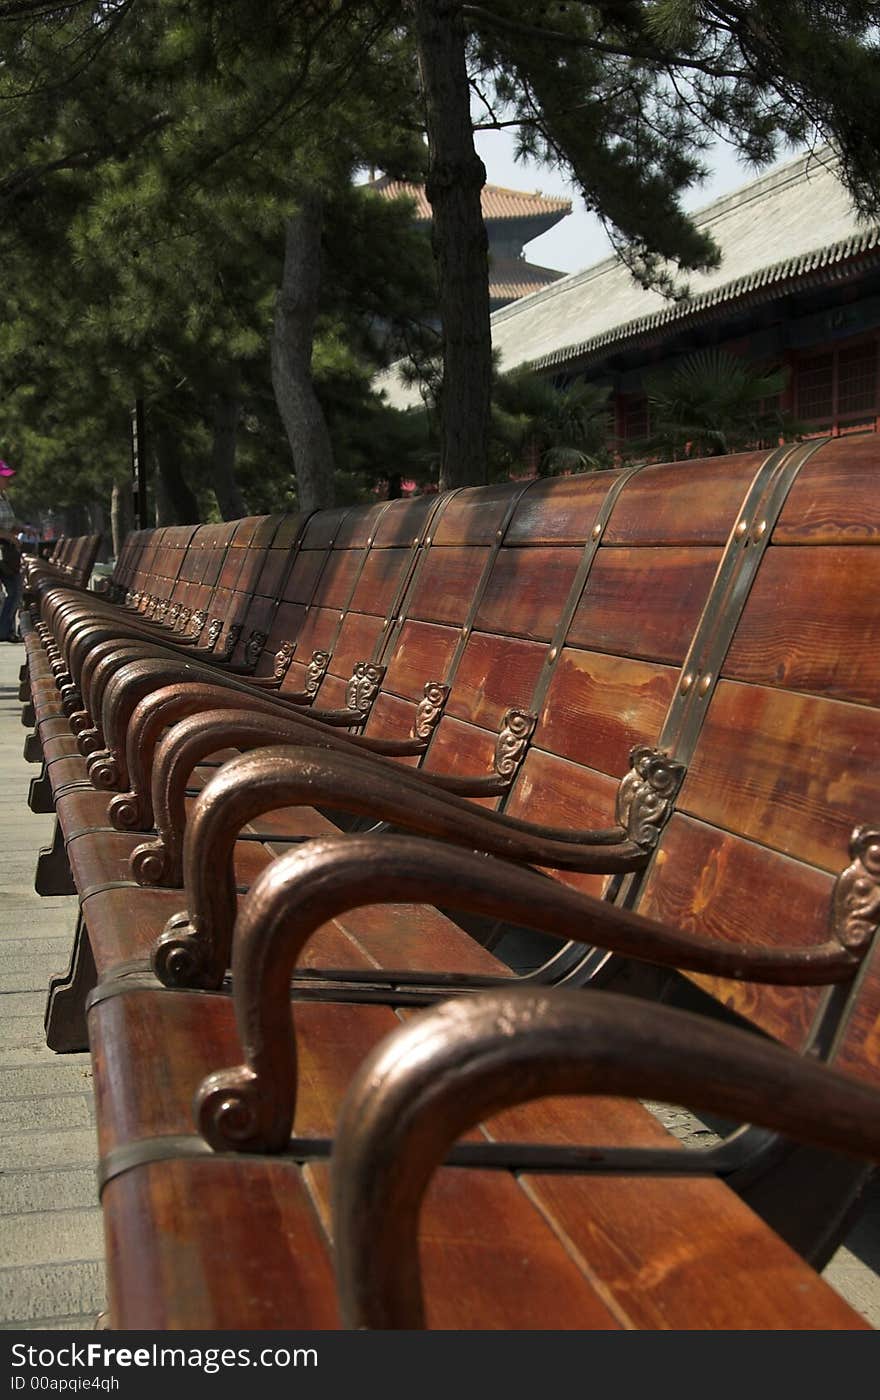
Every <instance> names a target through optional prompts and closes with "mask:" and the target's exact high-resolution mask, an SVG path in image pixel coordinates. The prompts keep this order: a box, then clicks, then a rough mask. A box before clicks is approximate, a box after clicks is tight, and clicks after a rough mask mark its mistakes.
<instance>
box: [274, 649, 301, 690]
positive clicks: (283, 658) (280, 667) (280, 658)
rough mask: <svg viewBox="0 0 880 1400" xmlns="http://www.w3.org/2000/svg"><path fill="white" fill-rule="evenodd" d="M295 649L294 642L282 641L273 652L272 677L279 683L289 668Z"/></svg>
mask: <svg viewBox="0 0 880 1400" xmlns="http://www.w3.org/2000/svg"><path fill="white" fill-rule="evenodd" d="M295 651H296V642H282V643H281V645H280V647H279V648H278V650H277V651H276V653H275V662H274V664H273V666H272V679H273V680H276V681H277V682H278V684H279V685H280V684H281V682H282V681H283V680H284V677H285V676H286V675H287V672H288V671H289V670H290V663H291V661H292V660H293V653H294V652H295Z"/></svg>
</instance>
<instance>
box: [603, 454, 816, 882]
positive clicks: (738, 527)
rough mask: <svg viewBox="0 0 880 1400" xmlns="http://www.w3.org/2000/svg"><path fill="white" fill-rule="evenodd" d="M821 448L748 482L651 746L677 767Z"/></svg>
mask: <svg viewBox="0 0 880 1400" xmlns="http://www.w3.org/2000/svg"><path fill="white" fill-rule="evenodd" d="M827 441H828V439H827V438H820V439H818V440H814V441H811V442H808V443H797V444H795V445H794V446H791V445H788V446H785V447H779V448H777V449H776V450H775V451H773V452H771V453H770V454H769V456H767V457H766V458H765V459H764V461H763V462H762V463H761V465H760V467H759V468H758V471H757V472H756V473H755V476H754V477H753V478H752V481H751V484H750V486H749V489H748V491H747V493H746V497H745V500H744V502H743V506H742V509H741V510H740V511H739V512H738V513H737V518H736V521H735V522H734V525H733V528H732V529H731V531H730V534H729V535H728V538H727V543H726V544H725V546H724V551H723V553H722V556H721V560H720V561H719V564H718V568H717V570H716V573H715V578H714V580H713V582H712V587H711V589H710V590H709V596H708V598H707V599H706V602H705V604H704V606H703V611H702V613H701V615H700V620H699V622H698V624H697V628H696V631H695V633H694V636H693V639H692V641H691V645H690V647H689V648H688V652H687V655H686V657H685V660H684V664H683V666H682V670H681V675H680V677H679V682H678V686H677V687H676V691H675V694H674V696H673V698H672V701H671V703H670V706H669V710H668V711H667V714H666V719H665V720H664V723H663V727H662V729H661V731H660V737H659V739H658V741H657V747H658V748H660V749H664V750H666V751H667V752H668V753H669V756H670V757H671V758H674V759H675V760H676V761H677V762H679V763H684V764H688V763H689V762H690V760H691V759H692V757H693V755H694V752H695V750H696V747H697V741H698V739H699V736H700V732H701V730H702V727H703V721H704V719H705V717H706V714H707V712H708V708H709V701H710V700H711V698H712V695H713V694H714V692H715V687H716V685H717V683H718V675H719V672H720V671H721V668H722V666H723V664H724V659H725V657H726V656H727V652H728V650H729V648H730V644H731V642H732V641H733V637H734V634H735V632H736V629H737V627H738V626H739V623H740V619H741V617H742V614H743V609H744V608H745V605H746V601H747V599H748V596H749V593H750V591H751V587H752V584H753V583H754V581H755V578H756V577H757V573H758V568H759V565H760V563H761V560H762V559H763V557H764V552H765V550H766V548H767V545H768V544H769V543H770V540H771V538H772V535H773V531H774V528H775V526H776V522H777V520H778V518H779V515H780V513H781V511H782V508H783V506H784V505H785V501H786V499H787V497H788V493H789V491H790V490H791V487H792V486H793V485H794V482H795V480H796V479H797V476H798V473H799V471H800V469H801V467H802V466H803V465H804V463H805V462H807V461H808V460H809V459H810V458H811V457H812V456H813V455H814V454H815V453H816V452H818V451H819V449H820V448H821V447H824V446H825V444H826V443H827ZM673 805H674V799H673ZM658 849H659V844H658V847H657V848H655V850H654V851H652V853H651V858H650V860H649V861H648V862H647V864H646V865H645V867H644V868H643V869H642V870H639V871H636V872H635V873H634V874H631V875H626V876H625V877H624V879H623V880H622V881H621V882H620V885H619V888H618V891H617V893H616V898H615V902H616V903H617V904H620V905H623V906H625V907H626V908H632V907H633V906H634V904H635V903H636V901H637V899H638V896H639V894H640V892H641V890H642V888H643V886H644V884H645V882H646V880H647V879H648V877H649V875H650V873H651V871H652V870H653V867H654V862H655V860H656V856H657V850H658Z"/></svg>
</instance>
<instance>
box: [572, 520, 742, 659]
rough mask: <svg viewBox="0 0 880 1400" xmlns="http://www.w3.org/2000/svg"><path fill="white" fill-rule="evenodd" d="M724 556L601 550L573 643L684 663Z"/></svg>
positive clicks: (706, 551) (707, 551)
mask: <svg viewBox="0 0 880 1400" xmlns="http://www.w3.org/2000/svg"><path fill="white" fill-rule="evenodd" d="M625 494H626V493H625V492H624V495H625ZM720 557H721V556H720V552H719V550H717V549H715V548H703V547H698V546H695V547H694V548H692V549H678V548H676V549H651V548H639V549H625V548H614V549H608V548H602V549H600V550H599V553H598V555H597V557H596V561H595V563H594V565H593V568H592V570H591V572H590V577H589V578H588V580H587V585H586V588H585V589H584V593H583V597H582V599H581V602H580V605H579V607H578V609H577V612H576V613H575V616H574V618H573V620H572V624H571V627H570V628H569V633H568V640H569V642H570V643H572V644H573V645H575V646H580V647H584V648H586V649H588V650H590V651H609V652H614V653H615V654H616V655H620V656H635V657H643V658H645V659H646V660H651V661H663V662H667V663H670V664H672V665H680V664H681V662H682V661H683V660H684V656H685V653H686V652H687V648H688V644H689V642H690V640H691V637H692V636H693V633H694V629H695V627H696V625H697V622H698V621H699V618H700V613H701V612H702V610H703V607H704V605H705V602H706V599H707V597H708V596H709V589H710V587H711V585H712V580H713V578H714V576H715V570H716V568H717V567H718V561H719V559H720Z"/></svg>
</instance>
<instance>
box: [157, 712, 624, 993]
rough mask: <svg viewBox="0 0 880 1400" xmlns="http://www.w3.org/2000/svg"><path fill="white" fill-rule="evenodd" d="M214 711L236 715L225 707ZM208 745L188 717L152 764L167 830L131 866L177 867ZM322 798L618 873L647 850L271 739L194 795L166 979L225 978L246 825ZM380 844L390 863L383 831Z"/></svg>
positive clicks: (438, 831) (246, 733)
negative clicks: (189, 780)
mask: <svg viewBox="0 0 880 1400" xmlns="http://www.w3.org/2000/svg"><path fill="white" fill-rule="evenodd" d="M200 718H203V717H200ZM211 718H212V719H213V718H214V717H213V716H212V717H211ZM218 718H221V722H222V723H224V724H226V725H228V724H229V716H225V715H224V716H222V717H218ZM225 732H226V733H227V734H229V735H230V736H231V741H232V742H235V743H241V744H245V743H248V742H249V741H250V736H251V735H253V736H254V738H255V740H256V741H257V742H259V741H260V732H259V726H255V725H254V724H253V722H252V720H251V717H250V716H248V715H247V714H242V715H240V716H239V715H235V727H234V728H230V729H227V730H226V731H225ZM214 742H215V741H214V740H209V743H211V744H213V743H214ZM264 742H265V740H264ZM204 747H205V746H204V743H203V740H202V738H201V737H200V729H199V719H196V720H186V721H183V723H182V724H180V725H177V726H176V727H175V729H174V730H173V731H172V732H171V734H169V735H168V736H167V737H166V738H165V739H164V740H163V741H162V745H161V751H162V754H163V761H162V762H161V764H160V763H157V765H156V768H155V772H154V782H153V802H154V806H155V811H156V815H157V817H158V825H159V831H160V839H159V841H158V842H149V843H146V844H145V845H143V846H140V847H138V849H137V850H136V851H135V852H134V853H133V855H132V867H133V869H134V871H135V873H136V875H137V877H138V879H140V880H142V881H143V882H144V883H147V882H149V883H152V882H153V881H154V880H156V878H157V875H158V878H167V875H170V874H172V873H176V871H175V872H172V871H171V869H170V866H171V863H172V861H173V860H174V858H175V856H176V855H177V852H178V850H179V831H178V832H175V831H174V830H173V829H172V827H173V824H174V822H175V820H176V823H177V826H178V828H179V824H180V822H181V819H182V797H181V792H182V781H183V774H184V773H185V772H186V771H191V768H192V766H193V765H194V763H195V762H197V761H198V759H199V757H200V756H204ZM175 769H177V770H178V771H177V772H176V773H175ZM169 788H171V789H173V791H172V792H169ZM174 794H176V800H175V795H174ZM316 805H318V806H326V807H330V808H337V809H341V810H343V811H346V812H350V813H353V814H354V815H358V816H368V817H373V818H378V819H389V820H392V821H393V822H394V823H395V825H398V826H402V827H405V828H406V829H408V830H410V831H417V832H421V833H423V834H426V835H431V836H435V837H440V838H442V839H443V840H445V841H449V842H451V843H452V844H453V845H456V846H465V847H469V848H470V849H471V850H474V849H477V850H480V851H485V852H488V853H493V854H495V855H499V856H503V857H506V858H507V859H508V860H514V861H523V862H532V863H540V864H543V865H551V866H555V867H557V868H559V869H565V870H581V871H589V872H592V873H599V874H620V873H623V872H626V871H630V870H637V869H639V868H640V867H641V866H643V865H644V864H645V862H646V861H647V859H648V851H647V850H645V849H643V848H642V847H640V846H637V845H636V844H635V843H634V842H631V841H626V840H623V839H619V840H618V841H617V842H616V843H615V844H601V843H599V844H597V843H592V842H589V841H588V840H585V841H584V842H583V843H581V844H580V845H578V844H575V843H573V842H562V841H555V840H553V839H552V838H549V839H548V838H547V837H546V836H545V835H544V833H543V832H541V830H540V828H537V827H536V828H531V829H527V828H525V824H524V823H514V822H511V821H509V820H506V819H505V818H503V817H499V816H498V815H497V814H494V813H491V812H486V811H484V810H483V809H482V808H479V807H474V806H472V805H471V804H470V803H469V802H466V801H465V800H463V799H461V798H456V797H453V796H450V795H449V794H446V793H440V792H435V791H431V790H430V789H426V788H425V787H424V786H423V784H422V783H420V782H419V781H418V778H417V777H415V776H414V775H411V774H409V772H408V770H406V769H402V768H399V767H397V766H396V765H394V764H382V765H379V764H378V763H377V761H376V760H375V759H374V758H367V757H364V756H363V755H360V754H355V753H353V752H348V753H341V752H339V751H334V750H331V749H323V748H322V749H321V750H320V751H316V750H315V749H314V748H302V747H297V746H289V745H277V744H276V745H273V744H270V745H269V746H268V747H261V748H259V749H258V750H257V751H256V752H253V753H248V754H243V755H241V757H239V758H234V759H230V761H229V762H228V763H226V764H224V765H223V768H222V769H221V770H220V771H219V772H218V773H217V774H216V775H215V776H214V777H213V778H212V779H211V781H210V782H209V783H208V784H207V785H206V786H205V788H204V789H203V791H202V792H201V793H200V794H199V796H198V798H197V799H196V802H195V806H194V808H193V810H192V813H191V816H190V819H189V822H188V823H187V825H186V832H185V836H184V840H183V878H184V884H185V886H186V899H187V908H186V910H185V911H182V912H181V914H180V915H178V916H176V917H175V918H174V919H172V920H171V921H170V923H169V925H168V929H167V931H166V933H165V934H163V935H162V937H161V938H160V940H159V943H158V944H157V947H156V950H155V952H154V967H155V969H156V972H157V975H158V976H159V977H160V978H161V979H162V981H165V982H169V983H173V984H175V985H195V986H217V985H218V984H219V982H220V981H221V980H222V978H223V976H224V974H225V972H226V969H227V967H228V964H229V950H230V946H231V943H232V929H233V922H234V919H235V912H236V907H237V895H236V882H235V866H234V855H235V842H236V839H237V837H238V834H239V832H240V831H241V829H242V827H244V826H245V825H246V824H247V823H248V822H252V821H254V820H255V819H256V818H258V817H259V816H262V815H265V814H266V813H267V812H271V811H275V810H279V809H281V808H285V807H293V806H316ZM163 828H164V829H163ZM616 834H618V835H619V836H620V837H621V838H622V836H623V833H622V832H621V833H616ZM601 835H603V836H604V835H607V833H604V832H603V833H601ZM346 839H349V840H350V839H353V838H346ZM378 849H379V850H380V851H381V852H382V854H381V855H380V857H379V861H380V864H384V859H385V855H384V853H385V849H386V841H385V840H382V844H381V845H380V847H379V848H378ZM154 862H155V865H154ZM496 869H497V870H503V869H504V867H503V866H499V867H496ZM166 872H167V875H166ZM533 878H534V879H535V880H536V881H537V882H538V884H539V885H540V886H541V888H542V890H543V891H544V893H545V895H546V894H547V892H548V890H552V889H554V888H555V886H554V885H552V884H549V882H548V881H546V880H544V879H542V877H540V876H538V875H534V876H533ZM434 893H435V894H436V899H432V898H431V893H430V891H429V892H428V894H427V896H426V902H429V903H435V902H438V903H442V902H444V899H443V895H444V892H442V891H440V890H439V889H438V890H436V891H434ZM445 893H448V891H447V892H445ZM445 902H447V903H448V901H445ZM550 931H551V932H552V931H558V930H550Z"/></svg>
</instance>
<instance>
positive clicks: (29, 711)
mask: <svg viewBox="0 0 880 1400" xmlns="http://www.w3.org/2000/svg"><path fill="white" fill-rule="evenodd" d="M21 722H22V724H23V725H24V727H25V729H33V727H34V725H35V724H36V722H37V712H36V710H35V709H34V705H33V701H32V700H28V701H27V702H26V703H25V705H24V706H23V707H22V711H21Z"/></svg>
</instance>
